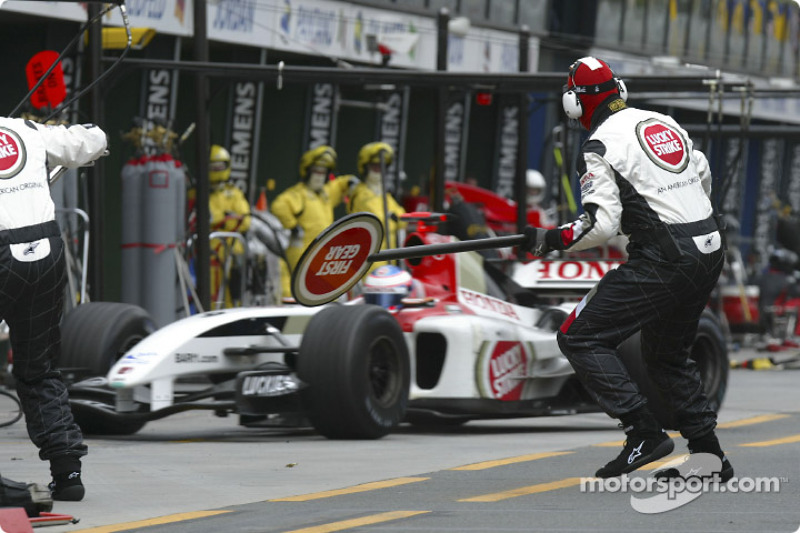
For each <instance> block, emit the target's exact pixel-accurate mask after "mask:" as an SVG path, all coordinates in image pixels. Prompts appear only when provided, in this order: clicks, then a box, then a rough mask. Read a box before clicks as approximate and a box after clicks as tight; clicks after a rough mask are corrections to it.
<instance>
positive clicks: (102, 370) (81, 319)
mask: <svg viewBox="0 0 800 533" xmlns="http://www.w3.org/2000/svg"><path fill="white" fill-rule="evenodd" d="M155 329H156V328H155V325H154V324H153V320H152V319H151V318H150V315H149V314H148V313H147V311H145V310H144V309H142V308H141V307H138V306H136V305H130V304H123V303H116V302H90V303H85V304H82V305H79V306H78V307H76V308H75V309H73V310H72V311H70V312H69V313H68V314H67V316H66V317H65V318H64V321H63V323H62V324H61V360H60V364H59V368H61V369H62V372H63V373H64V374H67V375H70V376H71V381H79V380H80V379H83V378H87V377H96V376H102V377H105V375H106V374H107V373H108V371H109V370H111V367H112V366H113V365H114V363H116V362H117V360H118V359H119V358H120V357H122V355H124V354H125V352H127V351H128V350H129V349H130V348H132V347H133V346H134V345H136V344H137V343H138V342H139V341H141V340H142V339H144V338H145V337H146V336H148V335H149V334H150V333H152V332H153V331H155ZM69 396H70V406H71V408H72V414H73V416H74V417H75V422H76V423H77V424H78V425H79V426H80V427H81V430H82V431H83V432H84V433H86V434H93V435H132V434H134V433H136V432H137V431H139V430H140V429H142V427H143V426H144V425H145V423H146V422H145V421H144V420H141V419H137V418H135V417H130V416H128V417H125V416H124V415H119V414H116V413H115V412H114V403H115V394H114V393H113V392H111V391H109V390H107V389H103V388H96V387H74V388H70V390H69Z"/></svg>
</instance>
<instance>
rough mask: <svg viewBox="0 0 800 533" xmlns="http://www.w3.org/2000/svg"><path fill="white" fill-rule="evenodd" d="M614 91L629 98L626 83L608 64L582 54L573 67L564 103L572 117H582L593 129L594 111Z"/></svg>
mask: <svg viewBox="0 0 800 533" xmlns="http://www.w3.org/2000/svg"><path fill="white" fill-rule="evenodd" d="M613 92H616V93H617V94H619V96H620V98H622V100H623V101H624V100H627V99H628V89H627V88H626V87H625V82H624V81H622V80H621V79H619V78H617V77H616V75H615V74H614V71H613V70H611V67H610V66H608V63H606V62H605V61H603V60H602V59H597V58H594V57H582V58H581V59H578V60H577V61H575V62H574V63H573V64H572V65H571V66H570V67H569V73H568V74H567V84H566V85H564V94H563V95H562V97H561V104H562V105H563V107H564V112H565V113H566V114H567V116H568V117H569V118H575V119H579V120H580V121H581V124H583V126H584V127H585V128H586V129H589V125H590V124H591V121H592V115H593V114H594V110H595V109H596V108H597V106H598V105H600V103H601V102H602V101H603V100H605V99H606V98H608V96H609V95H610V94H612V93H613Z"/></svg>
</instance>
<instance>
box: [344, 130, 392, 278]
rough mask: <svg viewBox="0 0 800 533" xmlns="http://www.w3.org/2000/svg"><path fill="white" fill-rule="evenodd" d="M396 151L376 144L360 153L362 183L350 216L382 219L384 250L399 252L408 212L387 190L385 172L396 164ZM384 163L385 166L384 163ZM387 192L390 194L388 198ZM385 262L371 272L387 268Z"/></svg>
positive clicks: (358, 187) (359, 164) (359, 174)
mask: <svg viewBox="0 0 800 533" xmlns="http://www.w3.org/2000/svg"><path fill="white" fill-rule="evenodd" d="M393 159H394V150H393V149H392V147H391V146H390V145H389V144H387V143H384V142H372V143H369V144H365V145H364V146H362V147H361V149H360V150H359V151H358V158H357V165H356V167H357V170H358V177H359V179H360V180H361V183H359V184H358V185H356V187H355V189H354V190H353V194H352V197H351V199H350V204H349V206H348V212H350V213H358V212H362V211H365V212H367V213H372V214H373V215H375V216H376V217H378V218H379V219H380V221H381V224H383V227H384V230H385V231H384V243H383V244H384V246H383V248H384V249H390V248H397V246H398V242H397V241H398V239H397V232H398V229H401V228H404V227H405V226H406V224H405V223H401V222H400V216H401V215H403V214H404V213H405V212H406V210H405V209H403V208H402V207H401V206H400V204H398V203H397V201H396V200H395V199H394V197H393V196H392V194H391V193H389V192H388V191H384V189H383V178H384V176H383V171H384V170H385V169H386V168H387V167H388V166H389V165H391V164H392V160H393ZM381 160H383V162H382V163H381ZM384 192H386V194H385V195H384ZM384 201H385V202H386V204H385V208H386V213H388V215H389V223H388V225H387V223H386V216H385V212H384ZM385 264H386V262H385V261H378V262H375V263H373V264H372V266H371V267H370V269H369V271H370V272H372V271H374V270H375V269H377V268H379V267H381V266H383V265H385Z"/></svg>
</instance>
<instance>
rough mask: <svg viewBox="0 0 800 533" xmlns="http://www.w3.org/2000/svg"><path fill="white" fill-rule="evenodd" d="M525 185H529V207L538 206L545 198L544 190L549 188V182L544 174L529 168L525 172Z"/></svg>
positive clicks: (527, 198) (527, 197)
mask: <svg viewBox="0 0 800 533" xmlns="http://www.w3.org/2000/svg"><path fill="white" fill-rule="evenodd" d="M525 185H526V187H527V196H526V200H527V203H528V207H529V208H533V207H536V206H538V205H539V204H541V203H542V200H544V192H545V189H546V188H547V183H546V182H545V180H544V175H542V173H541V172H539V171H538V170H535V169H532V168H530V169H528V171H527V172H526V173H525Z"/></svg>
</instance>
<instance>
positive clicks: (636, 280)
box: [546, 100, 724, 438]
mask: <svg viewBox="0 0 800 533" xmlns="http://www.w3.org/2000/svg"><path fill="white" fill-rule="evenodd" d="M592 119H593V124H592V126H593V127H592V130H591V131H590V134H589V138H588V139H587V140H586V142H585V143H584V144H583V147H582V155H581V157H580V161H579V166H578V170H579V174H580V185H581V201H582V204H583V206H584V213H583V214H582V215H581V216H580V218H579V219H578V220H576V221H575V222H573V223H570V224H566V225H563V226H561V227H560V228H556V229H553V230H550V231H549V232H548V233H547V235H546V240H547V243H548V245H550V247H551V248H555V249H561V250H585V249H587V248H591V247H594V246H597V245H600V244H602V243H604V242H605V241H606V240H608V239H609V238H610V237H613V236H614V235H617V234H618V233H622V234H625V235H628V236H629V238H630V243H629V245H628V248H627V251H628V255H629V257H628V260H627V262H625V263H624V264H623V265H621V266H620V267H619V268H617V269H616V270H612V271H611V272H609V273H608V274H606V275H605V276H604V278H603V279H602V280H601V281H600V282H599V283H598V285H597V286H596V287H595V288H594V289H593V290H592V291H591V292H590V293H589V294H588V295H586V297H585V298H583V300H582V301H581V302H580V303H579V305H578V306H577V307H576V308H575V310H574V311H573V312H572V314H571V315H570V316H569V317H568V318H567V320H566V321H565V322H564V324H563V325H562V326H561V329H560V331H559V333H558V342H559V346H560V347H561V350H562V351H563V352H564V354H565V355H566V356H567V358H568V359H569V361H570V362H571V363H572V366H573V367H574V368H575V371H576V372H577V375H578V377H579V379H581V381H582V383H584V385H585V386H586V387H587V389H589V391H590V393H591V394H592V395H593V396H594V397H595V399H596V401H597V402H598V403H599V404H600V406H601V407H602V408H603V409H604V410H605V411H606V412H607V413H608V414H609V415H611V416H613V417H615V418H619V417H620V415H623V414H625V413H629V412H631V411H633V410H635V409H637V408H639V407H641V406H642V405H643V404H644V403H645V402H646V399H645V398H644V397H643V396H642V395H641V394H640V393H639V391H638V389H637V387H636V385H635V384H634V383H632V382H631V380H630V378H629V375H628V372H627V370H626V368H625V367H624V365H623V363H622V361H621V360H620V359H619V357H618V354H617V351H616V348H617V346H618V345H619V344H620V343H621V342H622V341H623V340H625V339H626V338H628V337H630V336H631V335H632V334H634V333H635V332H636V331H637V330H639V329H641V330H642V337H641V338H642V353H643V356H644V359H645V363H646V367H647V371H648V374H649V375H650V377H651V378H652V380H653V381H654V383H655V384H656V385H657V386H658V387H659V389H660V390H661V392H662V393H663V396H664V399H665V400H666V401H667V402H668V405H669V406H670V407H671V408H672V412H673V415H674V416H675V419H676V420H677V424H678V426H679V427H678V428H676V429H680V430H681V433H682V434H683V435H684V437H686V438H692V437H696V436H700V435H703V434H705V433H707V432H708V431H709V430H711V429H713V428H714V427H715V425H716V414H715V413H714V411H713V410H712V409H710V408H709V405H708V401H707V399H706V397H705V395H704V393H703V387H702V384H701V382H700V376H699V373H698V371H697V369H696V367H695V364H694V362H693V361H692V360H691V359H690V358H689V350H690V348H691V345H692V343H693V341H694V338H695V335H696V332H697V326H698V320H699V317H700V314H701V313H702V311H703V308H704V307H705V305H706V304H707V302H708V299H709V295H710V293H711V291H712V289H713V287H714V285H715V284H716V282H717V278H718V277H719V274H720V271H721V269H722V265H723V261H724V243H723V241H722V235H721V233H720V231H719V230H718V226H717V223H716V220H715V218H714V216H713V215H714V213H713V208H712V205H711V202H710V200H709V196H710V194H711V173H710V171H709V168H708V162H707V160H706V157H705V156H704V155H703V154H702V153H701V152H699V151H695V150H693V148H692V141H691V140H690V139H689V136H688V135H687V133H686V131H684V130H683V129H682V128H681V127H680V126H679V125H678V124H677V123H676V122H675V121H674V120H673V119H672V118H671V117H668V116H665V115H661V114H658V113H654V112H649V111H643V110H639V109H635V108H629V107H626V106H625V104H624V103H623V102H622V101H621V100H613V101H612V102H611V103H610V104H608V105H607V106H605V107H602V108H598V109H597V111H596V113H595V115H594V116H593V117H592Z"/></svg>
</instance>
